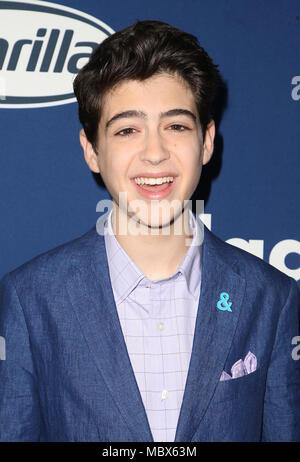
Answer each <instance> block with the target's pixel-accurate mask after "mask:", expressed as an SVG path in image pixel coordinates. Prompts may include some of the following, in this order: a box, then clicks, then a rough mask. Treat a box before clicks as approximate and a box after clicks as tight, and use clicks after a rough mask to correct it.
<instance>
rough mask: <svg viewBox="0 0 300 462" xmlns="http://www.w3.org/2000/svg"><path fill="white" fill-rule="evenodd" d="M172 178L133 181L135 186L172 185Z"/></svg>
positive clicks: (137, 179)
mask: <svg viewBox="0 0 300 462" xmlns="http://www.w3.org/2000/svg"><path fill="white" fill-rule="evenodd" d="M173 179H174V178H173V177H172V176H165V177H161V178H144V177H143V178H142V177H139V178H135V179H134V181H135V182H136V184H150V185H155V184H163V183H172V182H173Z"/></svg>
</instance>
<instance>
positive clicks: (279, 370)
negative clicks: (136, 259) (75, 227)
mask: <svg viewBox="0 0 300 462" xmlns="http://www.w3.org/2000/svg"><path fill="white" fill-rule="evenodd" d="M221 292H227V293H228V294H229V296H230V301H231V302H232V305H231V310H232V311H231V312H230V311H223V310H220V309H218V308H217V302H218V300H219V298H220V293H221ZM0 335H1V336H3V337H4V338H5V341H6V359H5V360H1V361H0V440H1V441H106V442H117V441H123V442H124V441H131V442H138V441H144V442H150V441H153V438H152V434H151V430H150V427H149V423H148V420H147V416H146V413H145V409H144V406H143V402H142V399H141V395H140V392H139V389H138V386H137V382H136V380H135V376H134V372H133V369H132V366H131V363H130V359H129V356H128V352H127V349H126V344H125V341H124V337H123V334H122V330H121V326H120V322H119V318H118V314H117V310H116V306H115V302H114V297H113V292H112V287H111V283H110V277H109V270H108V263H107V257H106V252H105V244H104V238H103V236H100V235H98V234H97V232H96V230H95V229H93V230H91V231H89V232H88V233H87V234H85V235H84V236H82V237H80V238H79V239H76V240H74V241H72V242H70V243H67V244H65V245H63V246H60V247H58V248H57V249H54V250H52V251H50V252H47V253H45V254H43V255H41V256H39V257H37V258H35V259H33V260H31V261H30V262H28V263H26V264H25V265H23V266H22V267H20V268H18V269H17V270H15V271H13V272H12V273H10V274H8V275H7V276H5V278H4V279H3V280H2V282H1V288H0ZM297 335H299V290H298V287H297V284H296V283H295V281H294V280H293V279H291V278H289V277H288V276H286V275H284V274H283V273H281V272H279V271H278V270H276V269H275V268H273V267H271V266H270V265H268V264H267V263H265V262H264V261H262V260H260V259H259V258H257V257H254V256H253V255H250V254H249V253H247V252H245V251H242V250H240V249H238V248H236V247H233V246H231V245H229V244H226V243H224V242H223V241H221V240H220V239H218V238H217V237H216V236H214V235H213V234H212V233H211V232H210V231H209V230H208V229H205V237H204V243H203V274H202V286H201V296H200V301H199V307H198V314H197V320H196V326H195V336H194V342H193V349H192V355H191V361H190V367H189V371H188V376H187V382H186V388H185V392H184V396H183V402H182V407H181V411H180V416H179V421H178V426H177V431H176V438H175V441H177V442H184V441H193V442H194V441H300V361H297V360H295V359H293V357H292V349H293V348H295V345H292V338H293V337H295V336H297ZM248 351H251V352H252V353H254V354H255V356H256V357H257V361H258V364H257V369H256V371H255V372H252V373H250V374H248V375H245V376H243V377H239V378H236V379H232V380H227V381H220V380H219V379H220V375H221V373H222V371H223V370H225V371H226V372H228V373H230V369H231V366H232V365H233V363H234V362H236V361H237V360H238V359H239V358H244V357H245V356H246V354H247V353H248ZM298 356H299V354H298Z"/></svg>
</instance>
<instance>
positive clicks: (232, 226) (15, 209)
mask: <svg viewBox="0 0 300 462" xmlns="http://www.w3.org/2000/svg"><path fill="white" fill-rule="evenodd" d="M145 19H154V20H160V21H164V22H167V23H169V24H172V25H173V26H175V27H178V28H179V29H182V30H184V31H186V32H190V33H192V34H194V35H196V36H197V37H198V40H199V42H200V44H201V45H202V46H203V47H204V48H205V49H206V50H207V52H208V53H209V55H210V56H211V57H212V59H213V60H214V62H215V63H216V64H218V65H219V70H220V72H221V76H222V79H223V83H224V86H223V87H224V88H222V91H220V94H219V96H218V102H217V105H216V112H215V120H216V124H217V137H216V144H215V153H214V157H213V159H212V161H211V162H210V163H209V164H208V165H207V166H205V167H204V169H203V173H202V178H201V180H200V185H199V188H197V191H196V192H195V195H194V196H193V199H203V200H204V210H203V212H202V219H203V221H204V222H205V224H206V225H207V226H208V227H209V228H210V229H211V230H212V231H213V232H214V233H215V234H217V235H218V236H219V237H220V238H222V239H223V240H226V241H227V242H229V243H230V244H232V245H236V246H239V247H241V248H243V249H245V250H247V251H249V252H251V253H253V254H255V255H257V256H258V257H260V258H262V259H264V260H265V261H267V262H270V263H271V264H272V265H274V266H275V267H277V268H279V269H280V270H281V271H283V272H285V273H286V274H288V275H289V276H292V277H293V278H294V279H295V280H296V281H298V284H300V232H299V230H300V214H299V210H300V200H299V197H300V194H299V184H300V147H299V141H300V2H299V0H288V1H283V0H254V1H253V0H242V1H240V0H210V2H207V1H206V0H185V1H182V0H165V1H163V2H162V1H161V0H152V1H151V2H141V1H139V0H126V1H124V0H111V1H109V2H108V1H105V0H85V1H84V2H82V1H79V0H71V1H57V2H55V3H49V2H44V1H34V0H29V1H1V0H0V127H1V128H0V130H1V144H0V152H1V155H0V217H1V222H0V223H1V224H0V249H1V255H0V257H1V258H0V277H1V276H3V275H4V274H5V273H7V272H8V271H10V270H12V269H14V268H16V267H17V266H19V265H21V264H22V263H24V262H25V261H27V260H29V259H31V258H33V257H34V256H36V255H38V254H40V253H42V252H45V251H47V250H49V249H51V248H53V247H56V246H57V245H60V244H62V243H64V242H67V241H69V240H71V239H73V238H75V237H77V236H79V235H81V234H83V233H84V232H86V231H87V230H88V229H90V228H91V227H92V226H93V225H94V224H95V223H96V221H97V219H98V218H99V212H97V204H98V202H99V201H100V200H102V199H108V198H110V196H109V194H108V192H107V191H106V190H105V188H104V187H103V186H102V185H101V183H99V182H98V181H97V179H96V177H95V176H93V174H92V173H91V172H90V170H89V169H88V167H87V166H86V164H85V161H84V158H83V154H82V150H81V147H80V144H79V130H80V128H81V127H80V124H79V121H78V115H77V103H76V100H75V98H74V94H73V90H72V82H73V80H74V77H75V76H76V74H77V72H78V70H79V69H80V68H81V67H82V66H83V65H84V64H85V63H86V62H87V60H88V59H89V56H90V54H91V53H92V51H93V49H94V48H95V47H96V46H97V44H98V43H100V42H101V41H103V40H104V39H105V38H106V37H107V36H108V35H110V34H113V33H114V31H117V30H120V29H123V28H125V27H127V26H128V25H130V24H132V23H134V22H135V21H136V20H145Z"/></svg>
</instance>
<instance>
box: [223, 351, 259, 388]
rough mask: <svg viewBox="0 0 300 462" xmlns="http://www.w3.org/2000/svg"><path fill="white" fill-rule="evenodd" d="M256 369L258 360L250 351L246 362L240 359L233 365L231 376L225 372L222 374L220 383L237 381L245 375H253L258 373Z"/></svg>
mask: <svg viewBox="0 0 300 462" xmlns="http://www.w3.org/2000/svg"><path fill="white" fill-rule="evenodd" d="M256 368H257V358H256V356H255V355H254V354H253V353H251V351H248V353H247V354H246V356H245V359H244V361H243V360H242V359H239V360H238V361H236V362H235V363H234V364H233V366H232V368H231V371H230V372H231V375H230V374H227V372H225V371H223V372H222V374H221V377H220V381H223V380H230V379H237V378H238V377H242V376H243V375H247V374H251V372H254V371H256Z"/></svg>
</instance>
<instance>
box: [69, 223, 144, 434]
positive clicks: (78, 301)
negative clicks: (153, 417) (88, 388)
mask: <svg viewBox="0 0 300 462" xmlns="http://www.w3.org/2000/svg"><path fill="white" fill-rule="evenodd" d="M87 236H88V237H87V238H86V244H85V248H84V249H83V250H82V253H81V255H79V256H78V255H77V256H76V257H74V265H73V274H72V277H71V278H70V279H69V280H68V283H67V289H68V293H69V297H70V299H71V302H72V305H73V308H74V310H75V312H76V315H77V318H78V321H79V323H80V326H81V329H82V331H83V334H84V336H85V339H86V342H87V344H88V346H89V348H90V351H91V353H92V356H93V359H94V361H95V364H96V366H97V367H98V369H99V373H100V374H101V375H102V377H103V379H104V381H105V383H106V385H107V387H108V389H109V390H110V392H111V397H112V401H114V402H115V404H116V405H117V407H118V408H119V411H120V413H121V414H122V416H123V418H124V421H126V423H127V425H128V427H129V429H130V430H131V432H132V436H133V438H132V441H153V438H152V434H151V430H150V427H149V423H148V420H147V416H146V412H145V408H144V405H143V402H142V398H141V395H140V392H139V389H138V385H137V383H136V380H135V376H134V371H133V369H132V365H131V362H130V358H129V355H128V352H127V348H126V344H125V340H124V337H123V333H122V328H121V325H120V321H119V317H118V313H117V308H116V305H115V301H114V296H113V292H112V287H111V282H110V277H109V269H108V263H107V256H106V251H105V242H104V237H103V236H99V235H98V234H97V233H96V231H95V230H93V231H91V232H90V233H88V235H87Z"/></svg>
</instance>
